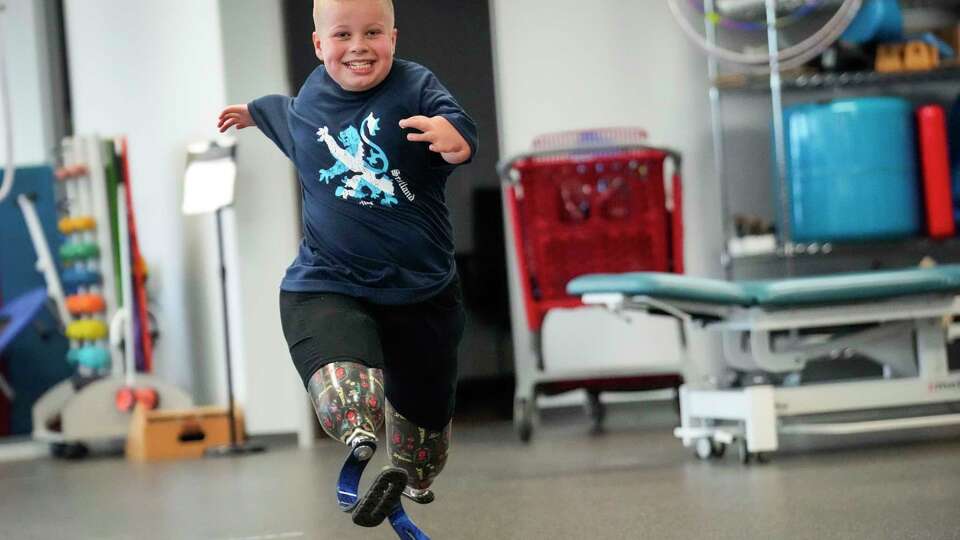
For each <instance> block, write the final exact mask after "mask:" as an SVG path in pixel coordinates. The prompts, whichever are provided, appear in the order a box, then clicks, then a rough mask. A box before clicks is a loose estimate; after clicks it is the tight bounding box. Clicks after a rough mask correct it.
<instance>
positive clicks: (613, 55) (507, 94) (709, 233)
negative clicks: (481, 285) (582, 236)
mask: <svg viewBox="0 0 960 540" xmlns="http://www.w3.org/2000/svg"><path fill="white" fill-rule="evenodd" d="M491 10H492V17H493V21H494V32H495V36H494V43H495V49H496V50H495V53H496V55H495V65H496V73H497V81H496V82H497V86H496V88H497V108H498V112H499V115H500V143H501V155H504V156H507V155H512V154H516V153H518V152H523V151H526V150H529V148H530V142H531V140H532V139H533V137H534V136H536V135H538V134H541V133H545V132H552V131H565V130H571V129H584V128H597V127H615V126H640V127H643V128H645V129H646V130H647V131H648V133H649V135H650V142H651V144H654V145H661V146H668V147H671V148H674V149H676V150H679V151H680V152H681V153H682V154H683V156H684V167H683V172H684V175H685V176H684V190H685V191H684V199H685V200H684V205H685V220H684V221H685V227H686V256H687V271H688V272H689V273H693V274H700V275H719V274H720V272H721V268H720V264H719V253H720V245H721V235H720V216H719V199H718V192H717V189H716V186H715V181H714V175H713V173H712V169H711V164H712V154H711V146H710V131H709V102H708V100H707V83H706V60H705V58H704V57H703V55H702V54H700V52H698V50H696V49H694V47H693V46H692V45H691V44H689V43H688V42H687V41H686V40H685V38H684V37H683V36H682V35H681V33H680V31H679V30H678V29H677V28H676V27H675V25H674V23H673V21H672V20H671V17H670V14H669V12H668V10H667V7H666V4H665V3H664V2H651V1H640V2H638V1H635V0H597V1H594V2H582V1H579V0H524V1H522V2H517V1H513V0H491ZM510 255H511V256H512V253H511V254H510ZM510 266H511V271H512V269H513V268H514V267H515V265H513V264H511V265H510ZM516 279H517V278H516V276H515V275H512V276H511V280H512V283H513V284H515V283H517V282H516ZM511 300H512V301H511V304H512V306H513V308H512V310H513V319H514V325H513V329H514V346H515V350H516V353H515V354H517V355H518V361H520V362H532V361H533V360H532V358H531V357H530V355H529V353H528V352H527V351H529V347H530V345H529V343H530V337H529V335H528V334H527V332H526V330H525V324H524V323H523V322H522V321H523V316H522V312H521V311H520V310H519V296H518V295H517V291H516V287H513V290H512V291H511ZM548 323H550V324H551V325H553V324H556V325H559V327H554V328H548V329H546V331H545V338H546V339H547V340H549V341H548V342H547V343H544V349H545V351H547V352H548V353H549V357H548V358H547V362H548V365H549V366H553V367H561V368H562V367H575V366H578V365H579V366H582V365H583V357H582V355H580V354H579V353H578V352H579V351H581V349H582V347H578V346H577V343H578V342H582V341H583V339H584V336H594V335H604V338H605V340H609V341H608V343H607V346H608V348H612V350H616V351H619V353H618V354H617V355H615V356H616V357H618V358H624V357H628V358H635V359H639V360H640V361H645V360H647V359H649V360H650V361H651V362H652V361H655V360H656V359H657V358H663V357H674V358H675V357H676V350H672V351H665V350H664V349H663V347H665V346H669V343H670V342H673V341H672V340H666V343H664V342H663V341H661V342H659V343H656V342H654V343H647V344H646V346H644V344H643V343H639V342H638V340H637V339H636V335H635V334H634V332H635V330H632V329H631V328H630V327H628V326H626V325H622V326H620V327H619V330H617V331H611V328H609V327H608V326H604V325H605V323H604V321H601V320H598V319H597V318H591V317H589V316H584V317H563V318H554V320H552V321H548ZM674 343H675V342H674Z"/></svg>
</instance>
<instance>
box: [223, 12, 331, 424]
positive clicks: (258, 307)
mask: <svg viewBox="0 0 960 540" xmlns="http://www.w3.org/2000/svg"><path fill="white" fill-rule="evenodd" d="M304 5H305V6H306V4H304ZM220 7H221V13H222V17H223V34H224V35H223V39H224V41H223V43H224V47H223V50H224V68H225V72H226V85H227V86H226V96H227V102H229V103H247V102H248V101H250V100H252V99H253V98H256V97H259V96H262V95H265V94H287V95H289V94H290V93H291V89H290V88H289V83H288V82H287V62H286V49H285V45H284V41H283V36H284V34H283V21H282V18H281V16H282V1H281V0H220ZM309 9H310V8H309V6H307V7H305V8H304V10H305V16H309V13H310V11H309ZM303 43H304V46H305V47H309V46H310V36H303ZM237 136H238V141H239V145H240V146H239V152H238V158H237V159H238V169H239V174H238V178H237V185H236V197H237V199H236V206H235V212H236V224H237V228H236V238H237V240H238V242H237V253H238V255H239V260H240V261H241V262H240V275H239V279H240V289H239V292H240V295H241V298H240V302H239V304H241V305H243V306H245V309H244V312H243V327H244V330H243V335H242V336H241V339H242V347H241V348H242V350H243V354H244V357H245V364H244V369H243V370H241V373H243V377H244V380H243V381H241V386H242V387H243V388H244V391H245V401H246V404H247V425H248V427H249V429H250V430H251V431H255V432H260V433H263V432H289V431H298V430H299V429H300V428H301V427H302V425H303V423H304V422H305V421H312V420H313V416H312V413H310V410H309V409H308V408H307V406H306V405H305V403H306V402H307V398H306V393H305V392H304V390H303V383H302V382H301V381H300V377H299V376H298V375H297V372H296V370H295V369H294V367H293V363H292V362H291V361H290V355H289V354H288V352H287V347H286V343H285V341H284V339H283V334H282V333H281V328H280V315H279V311H278V294H279V288H280V279H281V277H283V274H284V271H285V270H286V267H287V265H289V264H290V261H291V260H293V257H294V255H295V254H296V250H297V246H298V244H299V239H300V225H299V224H300V215H299V213H298V205H297V198H298V197H299V189H298V185H297V180H296V176H295V173H294V170H293V167H292V165H291V164H290V162H289V161H288V160H287V159H286V158H285V157H284V156H283V154H282V153H281V152H280V151H279V150H277V149H276V147H275V146H274V144H273V143H272V142H270V141H269V140H268V139H267V138H266V137H264V136H263V134H262V133H260V132H259V131H258V130H256V129H248V130H243V131H241V132H239V133H238V134H237Z"/></svg>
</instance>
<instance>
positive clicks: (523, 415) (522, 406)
mask: <svg viewBox="0 0 960 540" xmlns="http://www.w3.org/2000/svg"><path fill="white" fill-rule="evenodd" d="M513 425H514V427H515V428H516V430H517V435H519V436H520V440H521V441H522V442H525V443H528V442H530V437H531V436H532V435H533V404H532V403H531V402H530V400H528V399H517V400H516V401H515V402H514V404H513Z"/></svg>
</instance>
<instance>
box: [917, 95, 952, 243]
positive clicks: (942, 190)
mask: <svg viewBox="0 0 960 540" xmlns="http://www.w3.org/2000/svg"><path fill="white" fill-rule="evenodd" d="M917 134H918V138H919V142H920V161H921V165H922V168H923V197H924V202H925V203H926V213H927V232H928V233H929V235H930V236H931V237H932V238H948V237H951V236H953V235H954V234H955V233H956V223H955V222H954V220H953V194H952V193H951V189H950V158H949V153H948V149H947V148H948V147H947V119H946V114H945V113H944V111H943V107H941V106H940V105H924V106H921V107H919V108H918V109H917Z"/></svg>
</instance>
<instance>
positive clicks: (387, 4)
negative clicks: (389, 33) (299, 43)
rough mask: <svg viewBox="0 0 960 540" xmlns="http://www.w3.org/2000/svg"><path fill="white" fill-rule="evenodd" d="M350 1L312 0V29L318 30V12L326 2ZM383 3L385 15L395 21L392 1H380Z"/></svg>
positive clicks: (342, 0)
mask: <svg viewBox="0 0 960 540" xmlns="http://www.w3.org/2000/svg"><path fill="white" fill-rule="evenodd" d="M344 1H350V0H313V27H314V28H315V29H316V30H318V31H319V30H320V10H321V9H323V5H324V4H325V3H328V2H344ZM380 2H382V3H383V7H384V8H386V10H387V14H388V15H390V18H391V19H393V20H394V21H396V20H397V19H396V15H395V12H394V9H393V0H380Z"/></svg>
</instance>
